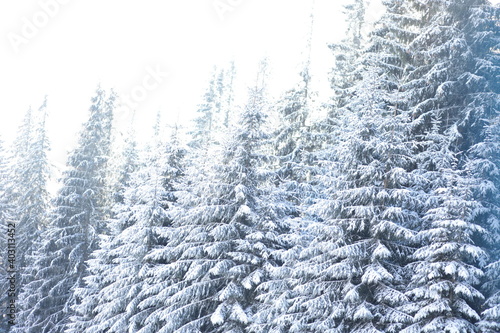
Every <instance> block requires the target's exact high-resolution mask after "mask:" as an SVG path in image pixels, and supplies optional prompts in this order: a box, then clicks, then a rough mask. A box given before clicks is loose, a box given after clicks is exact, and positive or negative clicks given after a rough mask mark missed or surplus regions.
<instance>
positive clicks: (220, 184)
mask: <svg viewBox="0 0 500 333" xmlns="http://www.w3.org/2000/svg"><path fill="white" fill-rule="evenodd" d="M383 4H384V6H385V9H386V11H385V13H384V15H383V16H382V17H381V18H380V19H379V20H378V21H377V22H376V23H375V24H374V25H373V27H372V28H371V32H370V33H369V34H368V35H365V34H364V33H363V31H366V29H364V27H365V26H366V24H367V23H365V5H366V4H365V2H364V1H363V0H352V1H351V3H350V4H349V5H348V6H346V7H345V14H346V18H347V19H348V22H349V24H348V30H347V33H346V35H345V38H344V39H343V40H342V41H341V42H339V43H338V44H334V45H330V49H331V51H332V52H333V55H334V59H335V62H334V63H333V64H332V66H331V67H332V70H331V73H330V81H331V88H332V89H331V96H330V97H331V98H330V100H329V102H328V103H327V104H326V105H323V106H321V107H322V108H325V109H326V110H325V111H326V112H324V113H323V114H325V116H324V117H321V118H318V117H313V115H314V112H313V111H314V110H313V108H315V107H318V106H317V104H315V103H313V97H314V92H313V91H312V87H311V84H310V83H311V70H310V66H311V59H310V57H306V59H305V60H304V62H303V64H302V68H301V71H300V73H298V74H299V75H297V82H296V84H295V85H294V86H293V87H292V88H291V89H290V90H288V91H286V92H284V93H283V95H282V96H281V97H280V98H279V99H278V100H272V99H271V98H269V95H268V93H267V85H268V81H269V80H268V69H269V68H268V63H267V62H266V61H262V63H261V64H260V66H259V69H258V71H257V73H256V75H255V80H254V84H252V85H251V86H250V87H249V88H248V92H247V96H246V101H245V102H244V103H243V104H242V105H240V106H238V105H236V104H237V103H236V102H235V101H236V99H235V96H234V94H235V91H234V89H233V81H234V79H235V77H236V76H237V72H236V69H237V68H236V67H235V64H234V63H233V64H231V65H230V66H228V67H227V68H224V69H217V68H216V69H215V70H214V72H213V75H212V78H211V80H210V82H209V85H208V87H207V90H206V93H205V94H204V96H203V101H202V102H201V103H200V105H199V107H198V110H197V117H196V121H195V123H194V124H193V128H192V129H190V131H189V134H190V135H191V136H190V139H189V140H187V142H183V141H182V140H180V136H179V133H178V131H177V130H172V131H170V132H171V133H170V137H169V138H168V139H166V135H165V133H164V132H165V131H164V128H163V126H162V123H161V121H159V120H158V122H157V124H156V125H155V127H154V130H152V132H153V133H154V135H152V139H151V141H150V142H149V144H148V145H147V146H146V147H145V148H140V147H139V146H138V144H137V143H136V141H135V135H134V131H133V129H131V130H130V131H129V132H128V133H129V134H128V137H127V139H126V142H125V144H124V145H123V148H122V150H121V155H120V154H113V155H112V154H111V152H112V150H113V149H114V148H113V147H114V146H113V144H114V143H113V140H112V138H113V135H112V132H113V126H112V125H113V110H114V108H115V104H116V95H115V93H114V92H112V91H111V92H109V93H107V92H106V91H105V90H103V89H102V88H100V87H98V88H97V90H96V93H95V96H94V97H93V98H92V100H91V106H90V109H89V117H88V120H87V122H86V123H85V124H84V125H83V128H82V130H81V132H80V137H79V141H78V144H77V146H76V148H75V149H74V150H73V151H72V152H71V153H70V155H69V157H68V161H67V165H66V170H65V171H64V173H63V174H62V177H61V179H60V181H59V182H60V189H59V191H58V193H57V195H55V196H54V197H53V198H52V199H51V200H49V194H48V192H47V182H48V177H49V173H50V172H49V169H50V168H49V164H48V162H47V156H46V153H47V150H48V149H49V143H48V140H47V134H46V131H45V118H46V108H47V101H46V100H45V101H44V102H43V104H42V106H41V107H40V108H39V109H38V111H37V112H34V111H33V110H32V109H31V108H30V109H29V110H28V111H27V113H26V115H25V118H24V120H23V123H22V125H21V127H20V128H19V131H18V133H19V136H18V138H17V139H16V141H15V145H14V146H13V147H12V149H10V150H7V148H6V147H4V146H3V144H2V143H1V142H0V176H1V178H0V179H1V180H2V181H1V182H0V223H1V224H0V231H1V234H0V242H1V244H2V246H3V248H2V252H1V253H2V255H1V257H0V262H2V263H6V262H7V261H8V258H7V256H6V254H7V235H8V233H7V232H6V230H7V226H8V225H9V223H10V224H15V225H16V239H17V244H18V247H17V257H16V265H17V266H18V271H17V273H16V274H17V281H18V287H19V293H18V295H17V298H16V302H17V303H16V304H17V306H18V313H17V320H16V321H17V323H16V325H14V326H11V325H7V324H6V323H5V322H2V323H1V324H0V332H16V333H26V332H33V333H40V332H41V333H62V332H75V333H77V332H78V333H82V332H89V333H90V332H92V333H97V332H116V333H123V332H137V333H153V332H177V333H180V332H186V333H187V332H189V333H191V332H214V333H215V332H234V333H237V332H262V333H264V332H275V333H277V332H283V333H284V332H297V333H298V332H394V333H396V332H405V333H410V332H436V333H437V332H449V333H451V332H481V333H494V332H500V282H499V281H500V113H499V110H500V109H499V106H500V98H499V95H498V94H499V89H500V81H499V75H500V70H499V69H500V67H499V66H500V62H499V61H500V24H499V14H500V8H499V7H498V6H497V7H494V6H492V5H490V4H489V3H488V1H486V0H451V1H449V0H446V1H445V0H407V1H399V0H385V1H384V2H383ZM310 44H311V43H310V40H309V42H308V47H310ZM4 244H5V246H4ZM6 267H7V266H6V265H4V264H2V267H0V278H1V281H0V286H2V290H3V286H4V285H5V286H7V283H8V282H7V274H8V272H7V269H6ZM7 288H8V287H6V288H5V289H7ZM8 298H9V297H8V295H7V294H6V293H3V294H2V295H0V303H1V304H2V308H4V309H5V308H6V307H7V304H8V302H9V299H8Z"/></svg>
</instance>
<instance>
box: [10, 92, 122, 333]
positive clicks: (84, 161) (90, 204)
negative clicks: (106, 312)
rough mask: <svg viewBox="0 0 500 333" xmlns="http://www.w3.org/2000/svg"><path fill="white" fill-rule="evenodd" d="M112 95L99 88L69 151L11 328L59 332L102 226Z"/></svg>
mask: <svg viewBox="0 0 500 333" xmlns="http://www.w3.org/2000/svg"><path fill="white" fill-rule="evenodd" d="M114 99H115V96H114V94H111V95H110V96H109V97H108V98H106V96H105V92H104V91H103V90H102V89H100V88H98V89H97V91H96V96H95V97H93V98H92V105H91V107H90V116H89V119H88V121H87V122H86V123H85V125H84V128H83V130H82V132H81V134H80V138H79V143H78V147H77V148H76V149H75V150H74V151H73V152H72V153H71V155H70V156H69V159H68V163H67V169H66V171H64V174H63V177H62V180H61V182H62V187H61V189H60V190H59V192H58V194H57V196H56V198H55V199H54V202H53V205H54V209H53V211H52V212H51V214H50V222H49V225H48V226H47V227H46V228H45V230H44V231H43V232H42V234H41V237H40V239H39V240H38V241H37V243H36V247H37V250H36V251H35V253H34V254H33V259H32V263H31V265H30V267H29V268H28V270H29V272H31V274H32V276H31V281H30V282H29V283H28V284H27V285H26V286H25V288H24V290H23V292H22V293H21V295H20V297H19V300H20V301H19V306H20V308H21V311H20V313H19V324H18V325H16V326H15V327H14V332H24V333H27V332H37V333H39V332H44V333H49V332H51V333H52V332H54V333H55V332H63V331H64V330H65V328H66V324H67V323H68V320H69V317H70V316H71V314H72V310H71V306H72V305H74V304H75V303H77V302H78V301H79V300H78V297H77V296H76V295H74V294H73V292H74V291H75V290H76V288H78V287H80V286H81V285H82V283H83V280H82V279H83V277H85V276H86V275H87V269H86V265H85V261H86V260H87V259H88V258H89V255H90V253H91V252H92V251H93V250H94V249H95V248H96V247H97V235H98V234H99V233H100V232H101V230H102V229H103V228H104V224H103V220H104V219H105V218H106V211H107V208H106V207H105V205H106V204H107V203H108V201H107V200H106V193H105V189H106V179H105V175H106V162H107V159H108V154H109V145H110V142H109V139H110V131H111V121H112V111H113V103H114Z"/></svg>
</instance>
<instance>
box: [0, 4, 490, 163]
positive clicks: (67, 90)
mask: <svg viewBox="0 0 500 333" xmlns="http://www.w3.org/2000/svg"><path fill="white" fill-rule="evenodd" d="M312 2H313V0H140V1H139V0H23V1H1V2H0V34H1V36H2V39H1V42H0V57H1V58H0V59H1V61H0V75H1V77H0V91H1V92H2V93H1V95H0V134H1V136H2V138H3V139H4V140H6V141H8V140H11V138H12V137H13V135H14V134H15V131H16V130H17V127H18V126H19V122H20V120H21V118H22V115H23V114H24V112H25V111H26V109H27V108H28V107H29V106H30V105H31V106H32V107H33V108H38V106H39V105H40V104H41V103H42V101H43V97H44V95H46V94H47V95H48V110H49V119H48V129H49V134H50V139H51V142H52V153H51V154H52V155H51V156H52V158H55V159H58V160H59V162H61V161H62V162H64V158H63V156H64V154H65V152H67V151H69V150H71V149H72V148H73V147H74V143H75V139H76V137H77V133H78V131H79V130H80V127H81V124H82V122H83V121H85V119H86V117H87V114H88V113H87V111H88V108H89V105H90V101H89V100H90V98H91V97H92V96H93V94H94V91H95V88H96V86H97V84H98V83H101V85H102V87H103V88H105V89H109V88H111V87H113V88H114V89H115V90H116V91H117V92H118V93H119V94H120V95H121V96H122V97H124V99H123V101H122V104H125V107H123V108H122V109H121V111H120V112H119V113H118V115H117V116H118V118H120V119H122V120H124V121H126V120H127V119H128V118H129V117H130V112H128V110H132V109H135V110H136V125H137V129H138V131H139V133H140V134H142V135H146V136H147V134H148V132H149V129H150V128H151V125H152V123H153V119H154V115H155V114H156V112H157V111H158V110H161V112H162V117H163V119H164V121H165V122H166V123H169V124H173V123H175V122H176V121H180V122H184V123H185V122H186V120H187V119H190V118H191V117H192V115H193V113H194V111H195V109H196V104H197V103H198V102H199V98H200V97H201V95H202V94H203V92H204V89H205V87H206V84H207V80H208V78H209V75H210V72H211V70H212V68H213V65H214V64H219V65H225V64H226V63H227V62H228V61H230V60H231V59H234V60H235V61H236V65H237V70H238V77H239V78H240V81H241V82H240V83H241V84H245V80H248V79H250V78H251V77H252V74H253V72H254V70H255V64H256V63H257V61H258V60H259V59H260V58H261V57H262V56H266V55H267V56H269V57H270V60H271V63H272V65H274V66H273V67H274V72H273V74H274V75H273V77H272V79H273V80H274V81H272V82H271V83H272V86H273V87H275V88H276V89H284V88H286V87H290V86H292V85H293V83H294V82H295V81H296V79H297V77H296V75H297V73H298V71H299V64H300V62H301V61H302V60H303V59H304V47H305V45H306V44H305V43H306V38H307V35H308V30H309V21H310V18H309V16H310V11H311V4H312ZM344 2H345V0H315V11H314V14H315V25H314V40H313V55H312V63H313V66H314V68H313V69H314V70H315V72H316V73H318V76H317V78H316V84H317V85H318V87H323V88H324V87H325V86H327V81H326V79H327V73H328V70H329V68H331V66H332V59H331V54H330V52H329V50H328V48H327V46H326V45H327V43H328V42H333V41H336V40H338V39H339V38H341V37H342V35H343V31H344V29H345V26H344V22H343V19H342V15H341V11H342V7H341V6H342V4H343V3H344ZM371 2H372V7H371V9H369V11H368V16H369V17H376V16H377V15H379V14H380V7H378V6H377V3H378V2H379V1H378V0H372V1H371ZM494 2H496V3H498V2H499V0H495V1H494ZM321 85H323V86H321ZM127 98H128V99H129V101H128V102H127V101H126V100H127ZM127 104H128V106H127Z"/></svg>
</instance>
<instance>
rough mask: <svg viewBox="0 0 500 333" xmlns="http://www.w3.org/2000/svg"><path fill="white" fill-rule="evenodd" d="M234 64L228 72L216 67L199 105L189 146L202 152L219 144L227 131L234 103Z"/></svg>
mask: <svg viewBox="0 0 500 333" xmlns="http://www.w3.org/2000/svg"><path fill="white" fill-rule="evenodd" d="M235 72H236V71H235V66H234V62H232V63H231V66H230V68H229V69H228V70H225V69H223V68H218V67H215V68H214V70H213V72H212V76H211V79H210V81H209V83H208V87H207V90H206V91H205V94H204V95H203V98H202V102H201V103H200V104H199V105H198V109H197V111H196V112H197V117H196V118H195V121H194V122H195V126H194V129H193V131H192V132H191V136H192V140H191V142H190V143H189V145H190V146H191V147H193V148H196V149H201V151H203V150H206V149H207V147H209V146H210V145H211V144H212V143H214V142H219V141H220V139H221V135H222V134H223V132H224V131H226V130H227V128H228V126H229V122H230V116H231V114H230V112H231V108H232V106H233V103H234V89H233V85H234V77H235Z"/></svg>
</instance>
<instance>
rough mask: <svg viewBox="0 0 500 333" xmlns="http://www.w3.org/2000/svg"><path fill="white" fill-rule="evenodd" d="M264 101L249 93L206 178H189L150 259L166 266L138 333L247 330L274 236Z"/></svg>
mask: <svg viewBox="0 0 500 333" xmlns="http://www.w3.org/2000/svg"><path fill="white" fill-rule="evenodd" d="M262 97H263V96H262V91H261V90H260V88H259V87H256V88H254V89H252V90H251V92H250V96H249V101H248V103H247V105H246V106H245V109H244V110H243V112H242V116H241V120H240V122H239V123H240V126H239V127H238V129H237V131H235V132H233V133H232V134H233V135H234V137H233V138H232V139H230V140H228V142H227V143H226V144H225V145H224V146H223V149H222V152H221V155H220V156H219V157H214V159H215V163H214V164H213V167H212V169H211V170H210V171H211V172H210V173H209V176H208V177H207V178H205V177H203V178H201V179H200V178H199V174H198V173H195V172H193V173H192V174H188V175H187V176H186V179H185V181H184V185H183V186H182V191H180V192H178V194H177V195H178V206H177V208H175V209H174V211H173V213H172V217H173V224H172V227H171V228H167V229H166V230H165V233H164V234H165V236H167V238H168V243H167V245H166V246H165V247H163V248H159V249H157V250H156V251H154V252H152V253H151V254H150V255H148V258H150V259H156V260H161V261H162V262H163V265H159V266H158V267H156V268H155V270H156V271H157V272H156V273H155V274H154V275H153V276H152V277H155V276H156V277H157V280H159V281H161V284H158V283H157V284H151V287H150V288H147V289H145V290H144V291H143V292H142V293H141V294H143V295H144V296H148V297H147V298H146V297H145V298H144V300H143V301H141V303H140V304H139V306H140V307H145V306H148V307H151V308H152V310H153V311H151V312H150V314H149V315H148V317H147V318H146V319H145V321H144V324H145V325H144V328H142V330H140V331H139V332H155V331H157V330H160V328H161V330H162V331H165V332H174V331H175V332H229V331H232V332H244V331H245V330H246V327H247V326H248V324H249V323H250V321H251V318H252V317H251V316H252V312H253V311H254V309H253V306H254V304H255V301H254V299H253V295H254V290H255V286H256V285H258V284H259V283H260V282H261V280H262V279H263V278H264V276H265V272H264V271H263V269H262V268H263V266H264V265H265V263H266V261H268V260H269V259H268V253H269V252H270V250H269V248H270V247H272V246H273V242H272V237H273V235H274V236H275V233H276V232H277V231H278V230H277V229H278V227H277V226H276V225H274V222H273V214H274V212H275V210H274V209H273V207H272V205H271V206H270V205H267V207H268V208H264V205H263V202H262V201H261V200H262V199H261V198H260V197H259V190H258V189H257V184H258V182H259V176H260V175H259V172H258V170H259V169H258V167H259V165H260V164H261V163H262V158H263V156H262V155H261V153H260V152H259V149H258V148H259V146H260V145H261V144H262V141H261V140H262V136H263V133H262V129H261V126H262V123H263V121H264V115H263V113H262V112H263V108H264V107H265V101H264V100H263V98H262ZM158 277H160V278H161V279H158ZM153 281H154V280H153ZM160 286H161V287H162V288H161V289H159V287H160ZM160 291H161V293H160ZM160 295H161V299H162V300H163V302H162V303H161V304H158V302H157V299H158V297H159V296H160ZM146 310H147V308H145V311H146Z"/></svg>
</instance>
